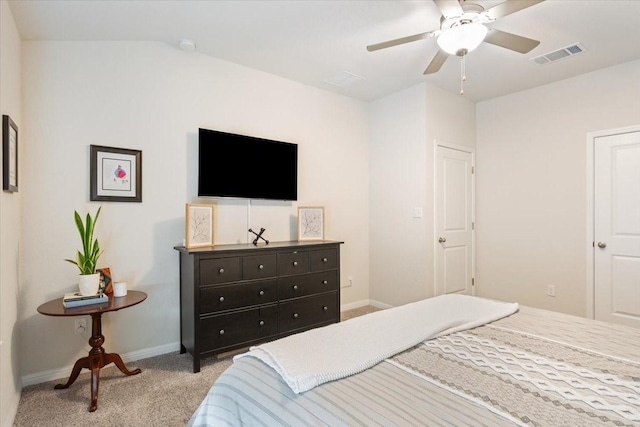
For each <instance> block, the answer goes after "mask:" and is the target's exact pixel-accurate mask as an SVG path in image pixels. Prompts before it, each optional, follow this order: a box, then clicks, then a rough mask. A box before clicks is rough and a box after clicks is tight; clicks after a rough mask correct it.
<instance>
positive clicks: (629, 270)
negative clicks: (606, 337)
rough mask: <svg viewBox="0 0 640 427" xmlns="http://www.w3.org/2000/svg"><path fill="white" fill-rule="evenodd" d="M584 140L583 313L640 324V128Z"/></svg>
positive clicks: (615, 320) (639, 325) (608, 319)
mask: <svg viewBox="0 0 640 427" xmlns="http://www.w3.org/2000/svg"><path fill="white" fill-rule="evenodd" d="M588 143H589V146H588V150H589V151H588V152H589V153H590V154H591V159H590V164H589V167H588V171H589V175H590V183H589V188H590V192H589V195H590V200H591V206H589V213H590V218H589V219H590V220H588V221H587V226H588V227H589V229H590V230H589V231H590V232H589V233H588V234H589V237H590V239H591V241H590V242H587V243H588V246H589V249H588V258H587V259H588V266H589V269H590V275H588V278H589V280H588V281H587V285H588V290H587V301H588V304H589V305H590V307H588V309H587V312H588V313H587V314H588V317H591V318H594V319H596V320H603V321H608V322H613V323H618V324H624V325H628V326H633V327H637V328H640V128H638V127H635V128H626V129H621V130H615V131H608V132H599V133H594V134H590V136H589V140H588ZM589 309H590V310H589Z"/></svg>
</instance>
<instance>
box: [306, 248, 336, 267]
mask: <svg viewBox="0 0 640 427" xmlns="http://www.w3.org/2000/svg"><path fill="white" fill-rule="evenodd" d="M309 263H310V266H311V271H321V270H331V269H334V268H338V251H337V250H336V249H322V250H319V251H310V252H309Z"/></svg>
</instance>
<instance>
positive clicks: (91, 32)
mask: <svg viewBox="0 0 640 427" xmlns="http://www.w3.org/2000/svg"><path fill="white" fill-rule="evenodd" d="M462 1H465V0H462ZM510 1H517V0H510ZM469 2H470V3H478V4H481V5H483V6H484V7H485V8H489V7H491V6H494V5H496V4H499V3H501V1H493V0H469ZM10 7H11V10H12V12H13V15H14V18H15V21H16V25H17V27H18V30H19V32H20V34H21V37H22V39H23V40H145V41H161V42H166V43H168V44H170V45H172V46H175V47H176V49H177V48H178V43H179V41H180V39H182V38H189V39H192V40H194V41H195V43H196V45H197V51H198V52H199V53H201V54H205V55H210V56H213V57H216V58H220V59H223V60H227V61H230V62H233V63H237V64H241V65H244V66H247V67H251V68H254V69H257V70H262V71H265V72H268V73H272V74H275V75H278V76H282V77H285V78H288V79H291V80H295V81H298V82H301V83H304V84H307V85H311V86H316V87H320V88H323V89H327V90H330V91H334V92H337V93H340V94H343V95H346V96H349V97H353V98H357V99H361V100H365V101H369V100H373V99H377V98H380V97H382V96H385V95H387V94H390V93H393V92H396V91H398V90H401V89H404V88H407V87H410V86H413V85H415V84H418V83H420V82H428V83H430V84H432V85H435V86H438V87H441V88H443V89H445V90H447V91H450V92H452V93H458V91H459V85H460V81H459V79H460V61H459V60H458V58H456V57H451V58H449V59H448V60H447V62H446V63H445V64H444V66H443V67H442V69H441V70H440V71H439V72H438V73H437V74H434V75H429V76H424V75H423V74H422V72H423V71H424V69H425V68H426V66H427V65H428V64H429V62H430V61H431V58H432V57H433V55H435V53H436V52H437V45H436V41H435V40H434V39H426V40H421V41H417V42H413V43H410V44H405V45H402V46H396V47H393V48H389V49H385V50H380V51H377V52H368V51H367V50H366V46H367V45H370V44H374V43H378V42H382V41H386V40H389V39H395V38H399V37H403V36H407V35H412V34H416V33H422V32H425V31H428V30H434V29H437V28H438V27H439V20H440V12H439V10H438V8H437V7H436V6H435V4H434V3H433V2H432V1H431V0H424V1H401V0H396V1H381V0H374V1H365V0H357V1H347V0H324V1H309V0H290V1H273V0H253V1H213V0H209V1H207V0H200V1H190V0H182V1H173V0H135V1H134V0H83V1H79V0H71V1H60V0H36V1H31V0H16V1H10ZM490 27H494V28H497V29H500V30H503V31H507V32H512V33H515V34H519V35H523V36H527V37H529V38H533V39H537V40H540V42H541V43H540V45H539V46H538V47H537V48H535V49H534V50H533V51H531V52H530V53H528V54H524V55H523V54H519V53H516V52H512V51H509V50H506V49H503V48H500V47H497V46H494V45H489V44H487V43H483V44H482V45H480V47H479V48H478V49H476V50H475V51H474V52H472V53H470V54H469V55H468V56H467V60H466V61H467V63H466V70H467V72H466V74H467V82H466V83H465V96H466V97H468V98H469V99H471V100H474V101H481V100H486V99H490V98H494V97H497V96H501V95H505V94H508V93H513V92H517V91H521V90H524V89H527V88H531V87H535V86H539V85H543V84H546V83H550V82H553V81H557V80H562V79H565V78H568V77H572V76H575V75H578V74H583V73H586V72H589V71H593V70H597V69H600V68H604V67H607V66H611V65H615V64H619V63H623V62H627V61H630V60H634V59H638V58H640V1H639V0H626V1H618V0H586V1H580V0H546V1H545V2H543V3H540V4H537V5H534V6H531V7H530V8H527V9H524V10H522V11H520V12H517V13H515V14H512V15H509V16H506V17H504V18H502V19H499V20H498V21H496V22H495V23H493V24H491V25H490ZM576 42H579V43H581V44H582V45H583V46H584V47H585V48H586V49H587V52H586V53H583V54H580V55H576V56H575V57H571V58H569V59H566V60H561V61H558V62H554V63H552V64H548V65H544V66H540V65H536V64H535V63H533V62H532V61H530V60H529V58H532V57H535V56H538V55H542V54H545V53H548V52H551V51H553V50H556V49H559V48H562V47H566V46H569V45H571V44H574V43H576ZM344 71H346V72H349V73H353V74H356V75H358V76H362V77H364V80H361V81H358V82H356V83H354V84H352V85H350V86H347V87H345V88H340V87H336V86H334V85H331V84H329V83H327V82H326V81H325V80H326V79H328V78H329V77H331V76H333V75H335V74H337V73H341V72H344Z"/></svg>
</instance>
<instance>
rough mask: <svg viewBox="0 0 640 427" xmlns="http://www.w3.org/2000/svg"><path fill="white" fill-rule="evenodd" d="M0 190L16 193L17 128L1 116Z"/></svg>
mask: <svg viewBox="0 0 640 427" xmlns="http://www.w3.org/2000/svg"><path fill="white" fill-rule="evenodd" d="M2 189H3V190H4V191H6V192H9V193H17V192H18V126H17V125H16V124H15V122H14V121H13V120H11V117H9V116H7V115H3V116H2Z"/></svg>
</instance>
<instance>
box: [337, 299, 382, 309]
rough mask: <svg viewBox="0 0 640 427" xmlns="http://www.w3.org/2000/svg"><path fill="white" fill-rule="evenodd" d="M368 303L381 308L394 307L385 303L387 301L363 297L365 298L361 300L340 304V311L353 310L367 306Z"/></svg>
mask: <svg viewBox="0 0 640 427" xmlns="http://www.w3.org/2000/svg"><path fill="white" fill-rule="evenodd" d="M367 305H372V306H374V307H376V308H381V309H387V308H393V306H392V305H389V304H385V303H383V302H380V301H376V300H372V299H363V300H360V301H356V302H351V303H349V304H343V305H341V306H340V311H347V310H353V309H354V308H360V307H365V306H367Z"/></svg>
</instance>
